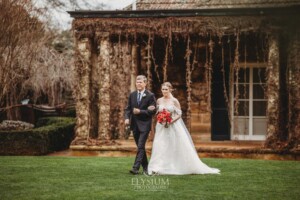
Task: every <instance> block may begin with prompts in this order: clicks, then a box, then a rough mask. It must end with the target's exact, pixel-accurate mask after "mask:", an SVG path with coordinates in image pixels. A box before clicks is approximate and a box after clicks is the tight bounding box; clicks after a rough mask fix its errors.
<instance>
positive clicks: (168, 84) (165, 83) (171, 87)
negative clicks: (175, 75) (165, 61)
mask: <svg viewBox="0 0 300 200" xmlns="http://www.w3.org/2000/svg"><path fill="white" fill-rule="evenodd" d="M163 86H167V87H168V88H169V90H170V91H171V92H173V91H174V90H175V89H173V86H172V84H171V83H170V82H164V83H163V84H161V87H163Z"/></svg>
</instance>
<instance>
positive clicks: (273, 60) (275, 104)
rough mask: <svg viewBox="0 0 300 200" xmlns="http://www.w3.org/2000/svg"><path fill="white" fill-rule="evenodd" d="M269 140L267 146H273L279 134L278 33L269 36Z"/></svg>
mask: <svg viewBox="0 0 300 200" xmlns="http://www.w3.org/2000/svg"><path fill="white" fill-rule="evenodd" d="M267 94H268V107H267V116H268V124H267V140H266V143H265V144H266V146H267V147H271V146H272V144H274V142H275V140H276V134H278V117H279V112H278V108H279V38H278V35H272V36H271V37H270V38H269V55H268V66H267Z"/></svg>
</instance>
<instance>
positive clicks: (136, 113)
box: [133, 108, 141, 115]
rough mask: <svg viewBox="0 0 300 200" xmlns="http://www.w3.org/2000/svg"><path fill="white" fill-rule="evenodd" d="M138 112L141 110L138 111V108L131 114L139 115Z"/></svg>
mask: <svg viewBox="0 0 300 200" xmlns="http://www.w3.org/2000/svg"><path fill="white" fill-rule="evenodd" d="M140 112H141V110H140V109H138V108H134V109H133V114H135V115H138V114H140Z"/></svg>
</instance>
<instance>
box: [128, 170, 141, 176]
mask: <svg viewBox="0 0 300 200" xmlns="http://www.w3.org/2000/svg"><path fill="white" fill-rule="evenodd" d="M129 172H130V173H131V174H133V175H138V174H139V171H138V170H136V169H132V170H129Z"/></svg>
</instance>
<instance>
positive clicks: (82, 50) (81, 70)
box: [74, 38, 91, 143]
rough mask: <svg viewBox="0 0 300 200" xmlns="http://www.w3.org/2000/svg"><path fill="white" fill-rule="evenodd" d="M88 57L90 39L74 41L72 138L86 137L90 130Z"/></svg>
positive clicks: (89, 56) (89, 68)
mask: <svg viewBox="0 0 300 200" xmlns="http://www.w3.org/2000/svg"><path fill="white" fill-rule="evenodd" d="M90 59H91V41H90V39H88V38H83V39H80V40H78V41H77V43H76V60H75V67H76V79H77V82H76V83H77V85H76V86H75V96H76V115H77V118H76V128H75V135H76V138H75V140H74V142H75V141H77V140H78V139H79V140H82V139H87V138H88V137H89V131H90V70H91V67H90V64H91V63H90V62H91V61H90ZM75 143H76V142H75Z"/></svg>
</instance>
